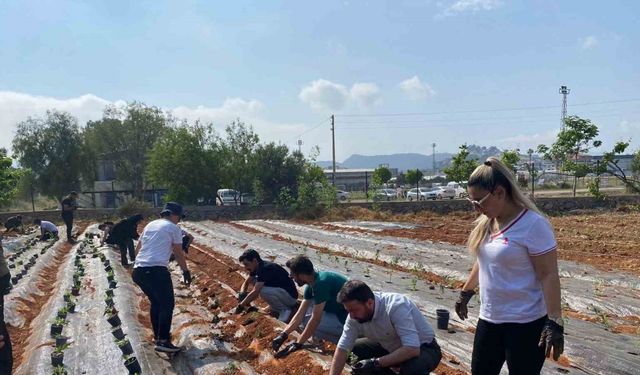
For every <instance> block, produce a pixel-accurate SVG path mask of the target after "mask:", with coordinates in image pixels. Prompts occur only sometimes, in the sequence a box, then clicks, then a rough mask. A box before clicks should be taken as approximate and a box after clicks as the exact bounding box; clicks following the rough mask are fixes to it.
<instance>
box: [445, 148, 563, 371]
mask: <svg viewBox="0 0 640 375" xmlns="http://www.w3.org/2000/svg"><path fill="white" fill-rule="evenodd" d="M467 186H468V187H467V191H468V192H469V198H468V200H469V201H470V202H471V203H472V204H473V207H474V209H475V210H476V211H477V212H479V213H480V214H481V215H480V216H479V217H478V219H477V220H476V227H475V228H474V229H473V231H472V232H471V234H470V235H469V241H468V243H469V248H470V249H471V252H472V253H473V254H474V255H475V258H476V261H475V264H474V265H473V268H472V269H471V274H470V275H469V278H468V279H467V282H466V283H465V284H464V286H463V288H462V291H461V292H460V296H459V298H458V301H457V303H456V306H455V308H456V312H457V314H458V316H460V318H461V319H463V320H464V319H466V318H467V303H468V302H469V299H470V298H471V297H472V296H473V295H474V294H475V292H474V289H475V288H476V287H477V286H480V319H479V320H478V325H477V327H476V333H475V339H474V343H473V355H472V360H471V372H472V373H473V374H475V375H480V374H481V375H493V374H499V373H500V370H501V368H502V365H503V364H504V362H505V361H506V362H507V366H508V368H509V373H511V374H525V375H527V374H539V373H540V370H541V369H542V366H543V364H544V360H545V356H549V355H550V352H551V350H552V349H553V357H554V359H558V358H559V357H560V354H561V353H562V351H563V350H564V328H563V321H562V310H561V307H560V278H559V277H558V261H557V251H556V249H557V244H556V240H555V236H554V234H553V228H552V227H551V224H550V223H549V221H548V220H547V219H546V218H545V217H544V216H543V215H542V214H541V213H540V211H538V208H537V207H536V206H535V204H534V203H533V202H532V201H531V200H530V199H529V198H527V197H526V196H525V195H524V194H523V193H522V192H521V191H520V189H519V188H518V185H517V184H516V182H515V179H514V177H513V175H512V174H511V171H510V170H509V169H508V168H507V167H506V166H505V165H504V164H503V163H502V162H501V161H500V160H498V159H496V158H494V157H491V158H489V159H487V161H486V162H485V163H484V164H483V165H480V166H479V167H477V168H476V169H475V171H473V173H472V174H471V176H470V177H469V182H468V185H467Z"/></svg>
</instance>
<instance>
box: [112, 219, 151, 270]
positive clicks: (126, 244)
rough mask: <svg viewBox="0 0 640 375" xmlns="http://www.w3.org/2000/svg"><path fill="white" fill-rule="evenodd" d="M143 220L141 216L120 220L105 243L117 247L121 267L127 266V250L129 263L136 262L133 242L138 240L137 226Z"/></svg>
mask: <svg viewBox="0 0 640 375" xmlns="http://www.w3.org/2000/svg"><path fill="white" fill-rule="evenodd" d="M143 219H144V217H143V216H142V215H141V214H138V215H134V216H131V217H128V218H126V219H123V220H120V221H119V222H117V223H116V225H114V226H113V228H112V229H111V232H109V236H108V237H107V240H106V242H107V243H108V244H110V245H117V246H118V248H119V249H120V259H121V262H122V265H123V266H125V267H126V266H128V265H129V262H128V261H127V250H128V251H129V258H131V262H132V263H133V261H135V260H136V252H135V247H134V246H133V240H137V239H138V238H140V235H139V234H138V224H140V222H141V221H142V220H143Z"/></svg>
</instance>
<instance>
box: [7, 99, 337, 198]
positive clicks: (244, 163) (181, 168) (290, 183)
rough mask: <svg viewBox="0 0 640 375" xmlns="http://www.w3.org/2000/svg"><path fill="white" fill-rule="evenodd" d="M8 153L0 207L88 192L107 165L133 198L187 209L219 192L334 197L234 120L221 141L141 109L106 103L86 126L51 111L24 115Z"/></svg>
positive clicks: (300, 162) (290, 155)
mask: <svg viewBox="0 0 640 375" xmlns="http://www.w3.org/2000/svg"><path fill="white" fill-rule="evenodd" d="M12 146H13V147H12V148H13V159H15V160H16V161H17V164H18V167H17V168H16V167H14V166H13V162H12V158H11V157H10V156H9V155H7V152H6V150H0V188H1V190H0V191H1V192H2V193H0V205H1V206H6V205H8V204H10V203H11V201H12V200H13V199H15V198H16V197H22V198H24V196H25V195H27V193H26V192H25V190H30V189H32V188H33V189H34V190H35V191H36V192H37V193H39V194H42V195H44V196H47V197H50V198H54V199H57V200H59V199H60V198H61V197H62V196H63V195H65V194H66V193H67V192H69V191H71V190H92V189H93V183H94V181H95V180H96V177H97V175H98V168H100V167H101V165H104V164H105V163H109V164H111V165H113V167H114V170H115V179H116V180H117V181H118V182H120V183H122V184H123V185H124V186H128V187H129V189H130V190H131V193H132V196H133V197H136V198H138V199H142V198H143V194H144V191H145V190H147V189H150V188H151V187H153V186H155V187H162V188H165V189H167V195H166V197H165V199H166V200H175V201H179V202H182V203H184V204H196V203H197V202H198V201H201V200H202V199H204V200H205V201H212V200H213V201H215V197H216V191H217V190H218V189H219V188H230V189H235V190H237V191H239V192H241V193H252V194H254V196H255V198H254V202H255V203H257V204H259V203H272V202H276V203H279V204H281V205H283V206H286V207H288V208H291V207H294V206H300V207H302V206H309V205H311V204H316V203H318V202H320V201H326V200H327V199H329V197H331V196H332V195H333V197H334V199H335V192H334V191H333V190H332V189H333V188H332V187H331V186H330V185H329V184H328V182H327V180H326V178H325V176H324V173H323V172H322V169H321V168H320V167H318V166H316V165H315V163H314V160H313V155H312V156H310V157H309V158H306V157H305V156H304V155H302V154H301V153H300V152H298V151H291V150H289V148H288V147H287V146H286V145H282V144H277V143H274V142H269V143H266V142H261V141H260V138H259V136H258V135H257V134H256V133H255V132H254V131H253V128H252V127H251V126H250V125H247V124H245V123H244V122H242V121H241V120H239V119H238V120H235V121H233V122H231V123H230V124H228V125H227V126H226V127H225V129H224V132H222V134H218V133H217V132H216V131H215V130H214V127H213V124H204V123H201V122H200V121H196V122H194V123H189V122H187V121H186V120H181V119H176V118H174V117H172V116H171V115H169V114H166V113H164V112H163V111H162V110H161V109H160V108H158V107H154V106H148V105H146V104H144V103H140V102H133V103H129V104H127V105H126V106H125V107H122V106H115V105H109V106H107V107H106V108H105V109H104V112H103V116H102V118H101V119H99V120H97V121H89V122H87V123H86V124H85V126H80V124H79V123H78V120H77V119H76V118H75V117H74V116H72V115H71V114H69V113H66V112H60V111H56V110H50V111H47V113H46V115H45V116H43V117H29V118H28V119H27V120H25V121H23V122H20V123H19V124H17V130H16V134H15V136H14V138H13V143H12ZM316 156H317V155H316ZM331 193H333V194H331Z"/></svg>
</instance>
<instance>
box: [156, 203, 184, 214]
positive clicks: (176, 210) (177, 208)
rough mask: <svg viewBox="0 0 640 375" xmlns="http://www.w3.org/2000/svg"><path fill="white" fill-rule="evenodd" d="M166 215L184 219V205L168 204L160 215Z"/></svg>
mask: <svg viewBox="0 0 640 375" xmlns="http://www.w3.org/2000/svg"><path fill="white" fill-rule="evenodd" d="M164 214H172V215H176V216H180V217H182V218H184V211H183V210H182V205H181V204H180V203H176V202H167V203H166V204H165V205H164V208H163V209H162V212H160V215H164Z"/></svg>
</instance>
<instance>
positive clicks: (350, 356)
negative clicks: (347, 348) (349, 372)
mask: <svg viewBox="0 0 640 375" xmlns="http://www.w3.org/2000/svg"><path fill="white" fill-rule="evenodd" d="M347 363H348V364H349V366H353V365H355V364H356V363H358V356H357V355H355V354H353V352H349V353H348V354H347Z"/></svg>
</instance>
